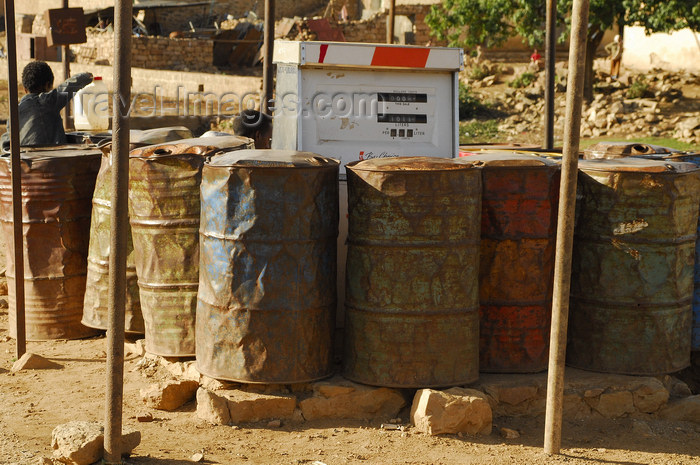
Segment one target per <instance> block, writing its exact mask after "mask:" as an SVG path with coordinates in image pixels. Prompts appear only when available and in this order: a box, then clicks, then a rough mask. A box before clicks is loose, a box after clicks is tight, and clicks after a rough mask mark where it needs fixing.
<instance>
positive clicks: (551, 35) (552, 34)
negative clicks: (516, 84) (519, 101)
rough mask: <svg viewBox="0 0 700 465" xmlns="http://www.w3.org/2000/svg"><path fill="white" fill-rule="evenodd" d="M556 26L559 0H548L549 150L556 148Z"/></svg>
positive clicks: (546, 128)
mask: <svg viewBox="0 0 700 465" xmlns="http://www.w3.org/2000/svg"><path fill="white" fill-rule="evenodd" d="M556 28H557V1H556V0H547V37H546V42H547V45H546V50H545V54H544V56H545V66H546V67H547V68H546V70H545V79H546V81H547V85H546V88H545V94H544V143H543V144H542V146H543V147H544V148H545V149H547V150H552V149H553V148H554V77H555V73H554V65H555V63H556V58H557V57H556V55H557V53H556V43H557V38H556Z"/></svg>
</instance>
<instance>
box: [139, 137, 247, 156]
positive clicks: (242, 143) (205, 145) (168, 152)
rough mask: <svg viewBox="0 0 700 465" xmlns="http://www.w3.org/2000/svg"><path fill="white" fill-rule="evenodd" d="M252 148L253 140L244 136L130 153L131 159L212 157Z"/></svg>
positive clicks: (193, 140)
mask: <svg viewBox="0 0 700 465" xmlns="http://www.w3.org/2000/svg"><path fill="white" fill-rule="evenodd" d="M250 147H253V140H252V139H249V138H247V137H242V136H233V135H232V136H215V137H193V138H191V139H180V140H177V141H173V142H166V143H164V144H156V145H149V146H146V147H140V148H137V149H134V150H132V151H131V152H129V158H162V157H170V156H177V155H184V154H190V155H211V154H212V153H214V152H217V151H221V150H223V149H232V148H250Z"/></svg>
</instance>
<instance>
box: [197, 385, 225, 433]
mask: <svg viewBox="0 0 700 465" xmlns="http://www.w3.org/2000/svg"><path fill="white" fill-rule="evenodd" d="M197 417H198V418H201V419H202V420H205V421H207V422H209V423H211V424H213V425H228V424H229V422H230V421H231V414H230V413H229V410H228V399H226V397H224V396H220V395H218V394H215V393H213V392H211V391H208V390H207V389H204V388H201V387H200V388H199V389H197Z"/></svg>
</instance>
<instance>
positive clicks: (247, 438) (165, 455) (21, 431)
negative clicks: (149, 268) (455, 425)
mask: <svg viewBox="0 0 700 465" xmlns="http://www.w3.org/2000/svg"><path fill="white" fill-rule="evenodd" d="M7 326H8V321H7V310H6V309H3V310H0V405H1V406H2V408H0V464H15V463H16V464H32V465H35V464H38V463H42V462H40V461H39V460H40V459H41V458H42V457H51V447H50V442H51V431H52V429H53V428H54V427H55V426H56V425H58V424H61V423H64V422H67V421H70V420H95V421H102V420H103V419H104V410H105V407H104V406H105V381H106V374H105V369H106V368H105V366H106V360H105V348H106V343H105V338H104V337H97V338H92V339H86V340H78V341H54V342H30V343H28V350H29V351H31V352H34V353H38V354H41V355H43V356H45V357H48V358H50V359H51V360H53V361H55V362H57V363H59V364H61V365H62V366H63V368H60V369H52V370H36V371H22V372H18V373H11V372H10V371H9V369H10V367H11V366H12V362H13V359H14V340H13V339H10V338H9V337H8V331H7ZM139 360H140V359H139V358H137V357H133V356H132V357H131V358H128V359H127V360H126V365H125V385H124V426H125V428H132V429H136V430H138V431H140V432H141V434H142V442H141V445H140V446H139V447H138V448H136V449H135V451H134V455H133V456H132V457H131V458H130V459H128V463H133V464H151V465H166V464H169V465H176V464H185V463H191V461H190V458H191V457H192V455H193V454H195V453H198V452H201V453H203V454H204V460H205V463H219V464H292V465H296V464H305V463H313V462H314V461H320V462H322V463H325V464H328V465H332V464H416V465H417V464H425V465H437V464H474V465H476V464H479V465H481V464H504V463H511V464H541V463H554V464H558V463H566V464H590V463H611V464H630V465H632V464H684V465H685V464H700V424H692V423H682V422H678V423H674V422H664V421H659V420H652V419H650V418H643V419H642V421H645V422H647V423H648V425H649V426H650V427H651V431H652V433H651V435H648V434H647V435H645V434H642V433H640V432H637V431H636V430H635V429H634V428H633V422H634V421H635V419H632V418H625V419H621V420H616V421H613V420H605V419H602V418H600V419H591V420H585V421H573V420H572V421H565V424H564V428H563V444H562V445H563V449H562V455H560V456H554V457H549V456H546V455H544V453H543V452H542V444H543V434H544V433H543V428H544V426H543V425H544V419H543V418H536V419H522V418H520V419H518V418H496V419H494V424H495V426H496V428H494V433H493V434H492V435H491V436H488V437H458V436H455V435H445V436H439V437H430V436H426V435H423V434H419V433H416V432H415V431H413V430H412V429H411V428H408V429H407V431H405V432H403V433H402V432H400V431H385V430H382V429H380V423H381V420H377V421H373V422H363V421H334V422H331V421H314V422H306V423H302V424H296V425H295V424H283V425H282V427H280V428H268V427H267V426H266V424H264V423H263V424H252V425H246V426H243V427H230V426H209V425H207V424H205V423H203V422H202V421H201V420H199V419H197V417H196V415H195V412H194V409H195V406H194V403H191V404H187V405H185V406H184V407H183V408H181V409H180V410H178V411H176V412H162V411H152V413H153V416H154V417H155V421H153V422H150V423H139V422H137V420H136V416H137V415H139V414H141V413H143V412H145V411H146V410H147V409H146V408H145V407H144V405H143V403H142V401H141V399H140V396H139V389H140V388H143V387H146V386H147V385H148V384H150V383H151V382H154V380H155V379H154V378H153V377H154V376H156V375H154V374H153V373H150V372H146V371H143V370H138V369H137V368H136V364H137V363H138V361H139ZM410 394H411V393H410V392H407V395H409V396H410ZM401 417H402V419H403V420H404V422H406V423H407V422H408V411H407V410H404V411H403V412H402V414H401ZM637 421H639V419H637ZM498 427H508V428H513V429H516V430H518V431H520V432H521V434H522V435H521V437H520V438H518V439H503V438H501V437H500V436H499V435H498V429H497V428H498Z"/></svg>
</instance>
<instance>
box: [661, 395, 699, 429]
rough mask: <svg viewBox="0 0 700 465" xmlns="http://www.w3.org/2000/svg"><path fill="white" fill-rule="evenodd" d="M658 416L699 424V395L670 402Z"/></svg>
mask: <svg viewBox="0 0 700 465" xmlns="http://www.w3.org/2000/svg"><path fill="white" fill-rule="evenodd" d="M659 417H661V418H663V419H664V420H673V421H691V422H693V423H698V424H700V395H695V396H690V397H684V398H682V399H678V400H675V401H673V402H670V403H669V404H668V405H667V406H666V408H664V409H663V410H661V412H659Z"/></svg>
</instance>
